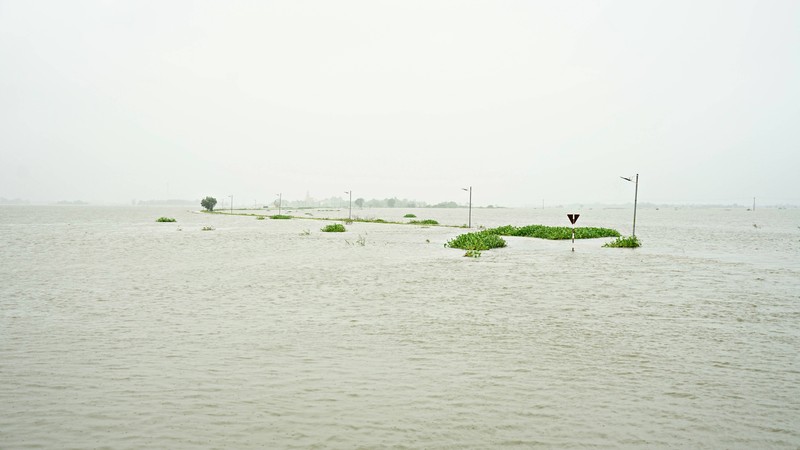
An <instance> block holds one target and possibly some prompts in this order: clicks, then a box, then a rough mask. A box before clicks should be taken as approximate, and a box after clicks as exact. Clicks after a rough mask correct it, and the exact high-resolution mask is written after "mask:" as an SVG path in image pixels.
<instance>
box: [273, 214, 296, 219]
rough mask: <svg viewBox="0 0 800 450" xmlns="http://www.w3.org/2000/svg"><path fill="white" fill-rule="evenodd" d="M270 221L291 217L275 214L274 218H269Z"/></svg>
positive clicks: (289, 217)
mask: <svg viewBox="0 0 800 450" xmlns="http://www.w3.org/2000/svg"><path fill="white" fill-rule="evenodd" d="M269 218H270V219H291V218H292V216H287V215H286V214H275V215H274V216H269Z"/></svg>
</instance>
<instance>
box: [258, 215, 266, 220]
mask: <svg viewBox="0 0 800 450" xmlns="http://www.w3.org/2000/svg"><path fill="white" fill-rule="evenodd" d="M264 219H265V217H264V216H256V220H264Z"/></svg>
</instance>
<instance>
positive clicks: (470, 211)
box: [461, 186, 472, 228]
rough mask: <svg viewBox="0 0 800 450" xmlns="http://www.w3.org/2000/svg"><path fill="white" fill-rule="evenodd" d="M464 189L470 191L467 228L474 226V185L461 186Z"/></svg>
mask: <svg viewBox="0 0 800 450" xmlns="http://www.w3.org/2000/svg"><path fill="white" fill-rule="evenodd" d="M461 190H462V191H467V192H469V218H468V221H467V228H472V186H470V187H469V189H467V188H461Z"/></svg>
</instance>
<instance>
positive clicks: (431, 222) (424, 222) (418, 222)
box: [408, 219, 439, 225]
mask: <svg viewBox="0 0 800 450" xmlns="http://www.w3.org/2000/svg"><path fill="white" fill-rule="evenodd" d="M408 223H411V224H414V225H439V222H437V221H435V220H433V219H425V220H409V221H408Z"/></svg>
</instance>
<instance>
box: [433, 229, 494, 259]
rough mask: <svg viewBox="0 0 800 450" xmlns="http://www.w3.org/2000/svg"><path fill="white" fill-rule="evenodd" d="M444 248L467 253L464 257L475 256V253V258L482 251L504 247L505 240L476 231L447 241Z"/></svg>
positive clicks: (485, 232)
mask: <svg viewBox="0 0 800 450" xmlns="http://www.w3.org/2000/svg"><path fill="white" fill-rule="evenodd" d="M444 246H445V247H449V248H460V249H462V250H466V251H467V253H466V254H465V255H464V256H475V252H477V256H480V252H481V251H482V250H489V249H492V248H499V247H505V246H506V240H505V239H503V238H501V237H500V236H498V235H496V234H492V233H489V232H487V231H476V232H474V233H466V234H461V235H458V236H456V237H455V238H453V239H450V240H449V241H447V243H446V244H444ZM477 256H476V257H477Z"/></svg>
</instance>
